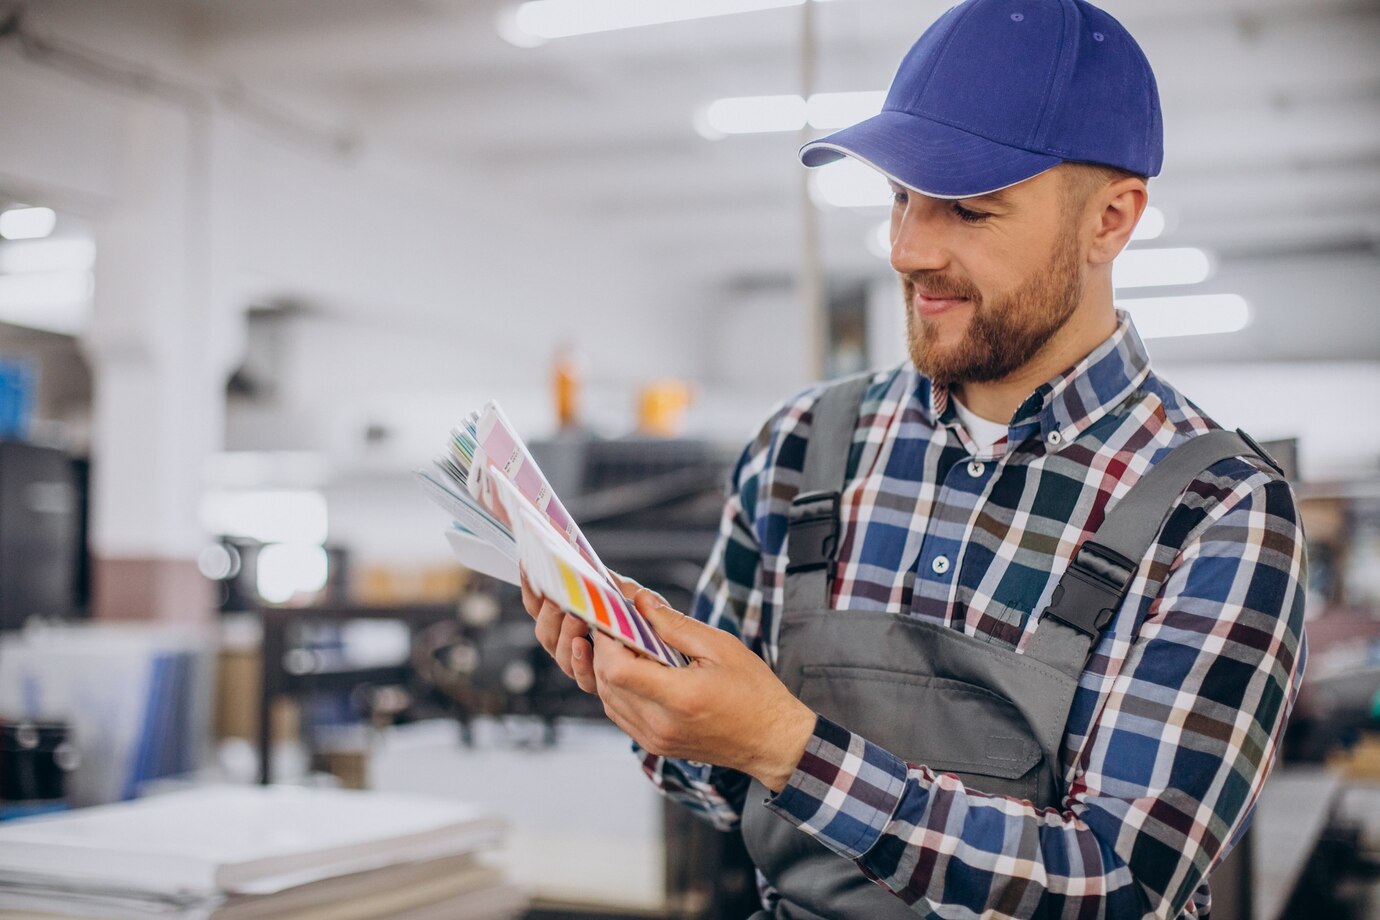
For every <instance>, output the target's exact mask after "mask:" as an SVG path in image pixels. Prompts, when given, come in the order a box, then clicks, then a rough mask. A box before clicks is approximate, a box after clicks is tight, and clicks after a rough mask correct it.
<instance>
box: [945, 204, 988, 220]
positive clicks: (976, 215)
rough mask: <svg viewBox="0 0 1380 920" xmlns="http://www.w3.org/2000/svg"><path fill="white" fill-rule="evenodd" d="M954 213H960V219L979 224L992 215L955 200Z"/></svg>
mask: <svg viewBox="0 0 1380 920" xmlns="http://www.w3.org/2000/svg"><path fill="white" fill-rule="evenodd" d="M954 214H956V215H958V219H959V220H961V221H963V222H964V223H967V224H979V223H982V222H983V221H984V220H986V219H987V218H989V217H991V216H992V215H990V214H987V213H984V212H982V211H973V210H971V209H969V208H965V207H964V206H963V205H961V204H959V203H958V202H954Z"/></svg>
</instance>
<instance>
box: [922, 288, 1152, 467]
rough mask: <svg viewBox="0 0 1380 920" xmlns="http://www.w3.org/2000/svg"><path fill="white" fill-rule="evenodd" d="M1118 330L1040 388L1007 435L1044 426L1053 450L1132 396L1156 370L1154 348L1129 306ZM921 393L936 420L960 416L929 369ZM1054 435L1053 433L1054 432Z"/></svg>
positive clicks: (1021, 436) (1014, 440)
mask: <svg viewBox="0 0 1380 920" xmlns="http://www.w3.org/2000/svg"><path fill="white" fill-rule="evenodd" d="M1116 315H1117V327H1116V331H1115V332H1113V333H1112V334H1111V335H1110V336H1108V337H1107V339H1106V340H1105V341H1103V342H1102V344H1101V345H1098V346H1097V347H1096V348H1094V349H1093V350H1092V351H1091V352H1089V353H1088V355H1087V357H1085V358H1083V360H1081V361H1079V362H1078V363H1077V364H1075V365H1074V366H1073V367H1070V368H1069V369H1067V370H1065V371H1064V372H1062V373H1060V374H1058V375H1056V376H1055V377H1053V378H1051V379H1050V380H1048V381H1046V382H1045V383H1043V384H1041V385H1040V386H1039V387H1037V388H1036V390H1035V392H1034V393H1031V394H1030V396H1029V397H1028V398H1027V399H1026V400H1025V402H1023V403H1021V405H1020V407H1019V408H1018V409H1016V412H1015V414H1014V415H1012V417H1011V423H1010V426H1009V429H1008V435H1007V441H1008V443H1010V444H1013V445H1014V444H1018V443H1020V442H1021V441H1023V440H1025V439H1026V438H1028V437H1030V436H1031V435H1032V434H1034V433H1036V431H1038V432H1039V435H1040V438H1041V439H1042V440H1044V442H1045V444H1046V445H1047V446H1048V447H1049V448H1050V449H1052V450H1057V449H1058V448H1059V447H1061V446H1063V445H1064V444H1068V443H1070V442H1072V441H1074V440H1075V439H1076V438H1077V437H1078V436H1079V435H1080V434H1082V433H1083V432H1084V431H1086V430H1087V429H1088V428H1089V427H1091V426H1092V424H1093V423H1094V422H1096V421H1097V420H1098V419H1100V418H1102V417H1103V416H1104V415H1106V414H1107V413H1108V412H1110V411H1111V410H1113V409H1115V408H1116V407H1117V406H1119V405H1121V403H1122V402H1124V401H1125V399H1126V397H1128V396H1130V395H1131V394H1132V393H1133V392H1135V391H1136V390H1137V389H1139V387H1140V385H1141V384H1142V383H1144V382H1145V378H1146V377H1147V376H1149V374H1150V354H1149V352H1147V351H1146V350H1145V343H1144V342H1143V341H1141V338H1140V334H1139V333H1137V332H1136V327H1135V324H1134V323H1132V322H1131V317H1130V315H1129V314H1128V313H1126V312H1125V311H1124V310H1117V311H1116ZM916 378H917V379H916V387H915V399H916V402H917V403H918V405H919V407H920V411H921V412H922V413H923V414H924V415H925V417H926V419H927V420H928V421H929V422H930V423H931V424H946V423H948V422H951V421H954V420H955V418H956V416H955V414H954V411H953V406H952V405H951V400H950V399H949V389H948V387H946V386H945V385H943V384H941V383H935V382H934V381H932V380H931V379H930V378H929V377H926V376H925V375H923V374H917V375H916ZM1051 436H1052V437H1051Z"/></svg>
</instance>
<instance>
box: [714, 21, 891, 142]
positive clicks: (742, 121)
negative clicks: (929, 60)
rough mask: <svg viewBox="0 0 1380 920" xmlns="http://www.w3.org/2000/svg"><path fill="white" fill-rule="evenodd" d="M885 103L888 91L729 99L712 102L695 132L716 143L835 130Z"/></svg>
mask: <svg viewBox="0 0 1380 920" xmlns="http://www.w3.org/2000/svg"><path fill="white" fill-rule="evenodd" d="M816 2H818V0H816ZM885 101H886V92H885V91H877V92H873V91H867V92H858V93H815V94H814V95H812V96H811V97H810V99H809V102H806V101H805V99H804V98H803V97H801V96H799V95H795V94H786V95H780V96H730V97H728V98H726V99H716V100H715V101H713V102H711V103H710V104H709V106H708V108H707V109H706V110H705V112H704V115H703V117H702V118H697V119H696V129H697V130H699V132H700V133H701V134H703V135H704V136H705V137H708V138H711V139H714V140H717V139H719V138H720V137H723V136H724V135H726V134H765V133H768V132H779V131H799V130H801V129H802V128H804V127H805V126H806V125H807V124H808V125H809V126H810V127H812V128H820V129H823V130H833V129H835V128H843V127H846V126H848V125H851V124H854V123H856V122H859V121H862V120H863V119H864V118H871V117H872V116H873V115H876V114H877V113H878V112H880V111H881V109H882V103H883V102H885ZM706 129H707V130H706Z"/></svg>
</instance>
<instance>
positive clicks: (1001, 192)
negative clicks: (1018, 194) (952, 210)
mask: <svg viewBox="0 0 1380 920" xmlns="http://www.w3.org/2000/svg"><path fill="white" fill-rule="evenodd" d="M959 200H960V201H973V202H978V201H981V202H983V203H984V204H995V205H999V206H1002V207H1005V206H1007V205H1009V204H1011V199H1010V198H1009V197H1008V196H1007V194H1006V190H1005V189H997V190H996V191H995V192H988V193H987V194H985V195H974V196H973V197H971V198H960V199H959Z"/></svg>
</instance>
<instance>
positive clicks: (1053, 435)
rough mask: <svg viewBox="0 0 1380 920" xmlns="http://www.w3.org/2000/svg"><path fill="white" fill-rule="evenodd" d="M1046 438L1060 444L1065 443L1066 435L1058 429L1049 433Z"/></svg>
mask: <svg viewBox="0 0 1380 920" xmlns="http://www.w3.org/2000/svg"><path fill="white" fill-rule="evenodd" d="M1045 440H1046V441H1048V442H1049V443H1050V444H1053V445H1059V444H1061V443H1063V441H1064V436H1063V435H1062V434H1060V433H1059V432H1057V431H1051V432H1050V433H1049V435H1048V436H1047V437H1046V438H1045Z"/></svg>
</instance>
